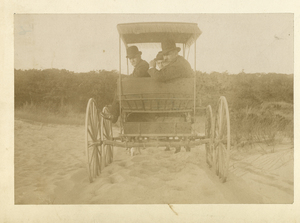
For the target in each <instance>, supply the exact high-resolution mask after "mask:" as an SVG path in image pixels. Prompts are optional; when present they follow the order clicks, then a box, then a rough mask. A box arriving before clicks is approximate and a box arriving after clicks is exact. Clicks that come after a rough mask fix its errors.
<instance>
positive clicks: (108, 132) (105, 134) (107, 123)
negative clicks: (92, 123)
mask: <svg viewBox="0 0 300 223" xmlns="http://www.w3.org/2000/svg"><path fill="white" fill-rule="evenodd" d="M102 114H104V116H101V141H102V142H105V140H113V131H112V122H111V120H110V119H107V118H105V117H107V116H108V117H109V116H110V112H109V109H108V108H107V107H104V108H103V110H102ZM102 152H103V154H104V159H105V165H108V164H110V163H111V162H112V161H113V157H114V154H113V146H112V145H108V144H105V143H103V144H102Z"/></svg>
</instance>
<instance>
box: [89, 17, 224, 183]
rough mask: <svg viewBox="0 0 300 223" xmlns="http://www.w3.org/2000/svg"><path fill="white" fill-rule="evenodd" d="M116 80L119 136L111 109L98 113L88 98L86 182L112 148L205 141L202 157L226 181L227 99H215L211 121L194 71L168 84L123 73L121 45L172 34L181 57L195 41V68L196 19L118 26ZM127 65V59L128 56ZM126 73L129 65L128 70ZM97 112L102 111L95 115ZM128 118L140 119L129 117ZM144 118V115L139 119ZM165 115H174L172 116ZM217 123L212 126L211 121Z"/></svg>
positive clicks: (109, 157)
mask: <svg viewBox="0 0 300 223" xmlns="http://www.w3.org/2000/svg"><path fill="white" fill-rule="evenodd" d="M117 29H118V32H119V70H120V72H119V74H120V75H119V79H118V83H117V94H116V95H117V99H118V101H119V105H120V106H119V109H120V118H119V120H120V123H119V130H120V131H119V135H117V136H113V130H112V123H111V120H110V118H109V117H110V111H109V109H108V108H107V107H104V108H103V110H102V111H101V112H99V111H97V109H96V104H95V100H94V99H90V100H89V102H88V106H87V111H86V113H87V115H86V126H85V128H86V154H87V161H88V170H89V177H90V181H91V182H92V181H93V180H94V179H95V178H96V177H97V176H98V175H99V174H100V172H101V169H102V168H103V167H105V166H106V165H108V164H110V163H111V162H112V161H113V153H114V152H113V150H114V147H116V149H117V148H119V147H125V148H130V147H153V146H156V147H160V146H172V147H173V146H174V147H175V146H177V147H178V146H188V147H190V148H192V147H195V146H199V145H201V144H205V146H206V161H207V163H208V165H209V166H210V167H213V168H214V169H215V170H216V173H217V175H219V176H220V178H221V180H222V181H223V182H225V181H226V178H227V172H228V160H229V152H228V151H229V150H230V123H229V113H228V106H227V101H226V99H225V97H223V96H222V97H221V98H220V100H219V106H218V110H217V112H216V116H215V120H214V121H213V115H212V109H211V106H210V105H209V106H207V107H201V105H200V103H197V100H198V101H199V99H198V97H197V95H196V92H197V89H196V75H194V77H193V78H180V79H174V80H171V81H168V82H158V81H155V80H154V79H152V78H151V77H149V78H146V77H142V78H133V77H129V76H128V77H124V76H123V75H121V70H122V69H121V68H122V64H121V61H122V50H121V44H122V42H123V44H124V45H125V47H126V48H127V47H128V46H130V45H131V44H137V43H139V44H140V43H160V42H161V41H162V40H163V39H164V38H170V37H171V38H172V39H174V41H175V42H176V44H181V46H182V47H181V49H182V56H183V57H185V58H186V57H188V54H187V53H186V51H187V50H188V52H189V49H190V47H191V46H192V45H194V67H193V68H194V71H196V40H197V38H198V37H199V36H200V34H201V31H200V29H199V28H198V25H197V24H195V23H169V22H163V23H160V22H156V23H130V24H119V25H118V26H117ZM127 67H128V59H127ZM127 74H128V68H127ZM200 109H205V111H206V118H205V129H199V128H198V127H197V126H198V125H197V124H198V123H197V122H196V114H197V111H198V110H200ZM99 114H100V115H99ZM130 116H137V117H139V118H137V119H133V120H130ZM141 117H142V118H141ZM164 117H174V119H172V118H171V119H169V118H167V119H166V121H165V120H164ZM214 123H215V124H214Z"/></svg>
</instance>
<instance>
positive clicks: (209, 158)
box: [205, 105, 213, 167]
mask: <svg viewBox="0 0 300 223" xmlns="http://www.w3.org/2000/svg"><path fill="white" fill-rule="evenodd" d="M212 122H213V116H212V109H211V106H210V105H208V106H207V108H206V119H205V138H206V139H209V142H208V143H206V144H205V150H206V163H207V164H208V166H209V167H212V164H213V147H212V142H213V123H212Z"/></svg>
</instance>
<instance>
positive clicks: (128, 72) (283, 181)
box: [14, 13, 294, 212]
mask: <svg viewBox="0 0 300 223" xmlns="http://www.w3.org/2000/svg"><path fill="white" fill-rule="evenodd" d="M14 111H15V112H14V204H15V205H28V204H31V205H41V204H42V205H54V204H79V205H80V204H116V205H118V204H167V205H169V207H170V209H172V204H293V203H294V14H293V13H246V14H238V13H219V14H218V13H217V14H204V13H202V14H201V13H198V14H163V13H162V14H129V13H128V14H112V13H111V14H110V13H102V14H101V13H98V14H51V13H50V14H34V13H28V14H26V13H24V14H21V13H16V14H15V15H14ZM173 211H174V212H176V211H175V210H173Z"/></svg>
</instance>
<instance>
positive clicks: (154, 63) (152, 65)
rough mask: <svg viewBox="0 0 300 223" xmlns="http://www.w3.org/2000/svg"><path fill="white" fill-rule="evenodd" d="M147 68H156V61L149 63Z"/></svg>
mask: <svg viewBox="0 0 300 223" xmlns="http://www.w3.org/2000/svg"><path fill="white" fill-rule="evenodd" d="M149 68H156V61H155V60H151V61H150V63H149Z"/></svg>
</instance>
